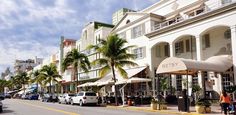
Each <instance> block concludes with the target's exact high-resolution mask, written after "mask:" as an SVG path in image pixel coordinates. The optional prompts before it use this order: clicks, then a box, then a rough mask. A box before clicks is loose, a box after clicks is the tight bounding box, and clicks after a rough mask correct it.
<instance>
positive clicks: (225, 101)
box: [220, 91, 230, 115]
mask: <svg viewBox="0 0 236 115" xmlns="http://www.w3.org/2000/svg"><path fill="white" fill-rule="evenodd" d="M220 103H221V106H222V108H223V110H224V115H227V111H228V108H229V105H230V96H229V95H227V93H226V92H225V91H222V95H221V96H220Z"/></svg>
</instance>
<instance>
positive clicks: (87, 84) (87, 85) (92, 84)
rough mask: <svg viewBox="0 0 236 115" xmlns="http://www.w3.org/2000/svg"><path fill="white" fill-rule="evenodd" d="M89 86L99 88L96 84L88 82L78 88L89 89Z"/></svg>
mask: <svg viewBox="0 0 236 115" xmlns="http://www.w3.org/2000/svg"><path fill="white" fill-rule="evenodd" d="M89 86H97V83H95V82H86V83H84V84H81V85H78V86H77V87H89Z"/></svg>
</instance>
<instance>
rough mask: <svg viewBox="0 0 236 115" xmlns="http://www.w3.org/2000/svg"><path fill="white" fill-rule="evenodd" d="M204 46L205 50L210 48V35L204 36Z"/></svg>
mask: <svg viewBox="0 0 236 115" xmlns="http://www.w3.org/2000/svg"><path fill="white" fill-rule="evenodd" d="M202 45H203V48H204V49H205V48H209V47H210V35H209V34H205V35H204V36H203V40H202Z"/></svg>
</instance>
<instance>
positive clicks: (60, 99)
mask: <svg viewBox="0 0 236 115" xmlns="http://www.w3.org/2000/svg"><path fill="white" fill-rule="evenodd" d="M73 96H75V94H68V93H65V94H63V95H60V96H59V97H58V102H59V103H65V104H70V102H71V98H72V97H73Z"/></svg>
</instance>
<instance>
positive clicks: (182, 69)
mask: <svg viewBox="0 0 236 115" xmlns="http://www.w3.org/2000/svg"><path fill="white" fill-rule="evenodd" d="M232 66H233V61H232V56H231V55H219V56H213V57H210V58H208V59H207V60H205V61H197V60H191V59H183V58H177V57H169V58H166V59H165V60H163V61H162V62H161V63H160V65H159V66H158V69H157V71H156V73H157V74H160V73H172V74H186V73H187V72H188V74H194V73H195V72H197V71H213V72H225V71H226V70H228V69H229V68H230V67H232Z"/></svg>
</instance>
